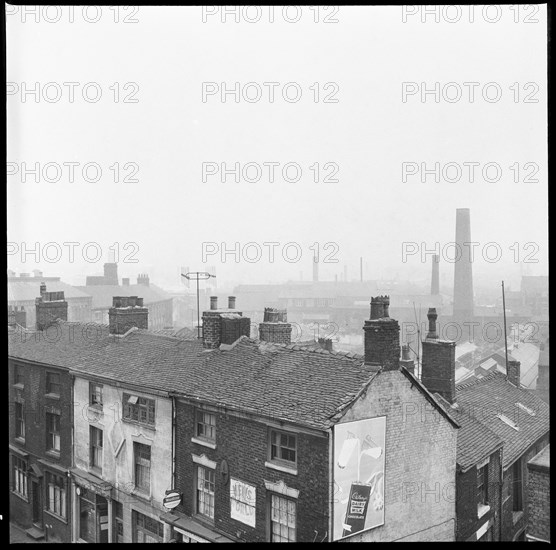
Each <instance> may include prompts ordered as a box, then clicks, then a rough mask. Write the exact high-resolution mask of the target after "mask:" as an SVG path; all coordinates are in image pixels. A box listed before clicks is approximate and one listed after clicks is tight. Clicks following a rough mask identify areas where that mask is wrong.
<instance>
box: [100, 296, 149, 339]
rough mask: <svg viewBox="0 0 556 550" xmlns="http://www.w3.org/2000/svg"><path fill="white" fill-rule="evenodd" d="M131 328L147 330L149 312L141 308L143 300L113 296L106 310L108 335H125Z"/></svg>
mask: <svg viewBox="0 0 556 550" xmlns="http://www.w3.org/2000/svg"><path fill="white" fill-rule="evenodd" d="M133 327H137V328H143V329H148V328H149V310H148V308H146V307H144V306H143V298H138V297H137V296H114V297H113V298H112V307H111V308H110V309H109V310H108V328H109V331H110V334H125V333H126V332H127V331H128V330H129V329H130V328H133Z"/></svg>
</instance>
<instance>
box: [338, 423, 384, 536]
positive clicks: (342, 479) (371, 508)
mask: <svg viewBox="0 0 556 550" xmlns="http://www.w3.org/2000/svg"><path fill="white" fill-rule="evenodd" d="M385 441H386V417H385V416H380V417H378V418H368V419H365V420H356V421H353V422H345V423H343V424H336V426H334V487H335V494H334V532H333V534H334V540H338V539H341V538H344V537H348V536H351V535H354V534H355V533H361V532H362V531H368V530H369V529H374V528H375V527H378V526H380V525H384V461H385V456H384V454H385V453H384V448H385Z"/></svg>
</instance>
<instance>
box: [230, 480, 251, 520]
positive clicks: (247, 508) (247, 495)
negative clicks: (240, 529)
mask: <svg viewBox="0 0 556 550" xmlns="http://www.w3.org/2000/svg"><path fill="white" fill-rule="evenodd" d="M256 507H257V489H256V487H254V486H253V485H249V484H248V483H244V482H243V481H240V480H239V479H234V478H233V477H232V478H230V513H231V517H232V519H236V520H237V521H241V522H242V523H245V524H246V525H250V526H251V527H255V511H256Z"/></svg>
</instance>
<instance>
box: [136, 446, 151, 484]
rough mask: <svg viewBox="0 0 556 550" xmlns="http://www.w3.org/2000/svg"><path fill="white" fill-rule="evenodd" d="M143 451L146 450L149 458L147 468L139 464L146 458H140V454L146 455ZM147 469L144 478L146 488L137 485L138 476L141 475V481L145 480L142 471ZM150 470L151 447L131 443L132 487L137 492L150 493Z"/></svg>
mask: <svg viewBox="0 0 556 550" xmlns="http://www.w3.org/2000/svg"><path fill="white" fill-rule="evenodd" d="M145 449H148V453H149V458H148V466H147V465H146V464H140V463H139V460H142V461H146V460H147V459H146V457H144V456H140V455H141V454H142V453H146V451H145ZM147 468H148V476H147V477H146V479H147V482H148V486H144V485H141V484H139V483H138V482H137V481H138V474H139V473H141V474H142V475H141V479H143V480H144V479H145V472H144V471H143V469H145V470H146V469H147ZM151 469H152V447H151V445H146V444H145V443H141V442H139V441H134V442H133V485H134V487H135V489H136V490H137V491H141V492H143V493H148V494H150V492H151Z"/></svg>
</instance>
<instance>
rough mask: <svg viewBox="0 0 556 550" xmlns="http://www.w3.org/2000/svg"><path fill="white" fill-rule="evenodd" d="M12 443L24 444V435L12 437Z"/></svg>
mask: <svg viewBox="0 0 556 550" xmlns="http://www.w3.org/2000/svg"><path fill="white" fill-rule="evenodd" d="M14 443H18V444H19V445H25V438H24V437H14Z"/></svg>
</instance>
